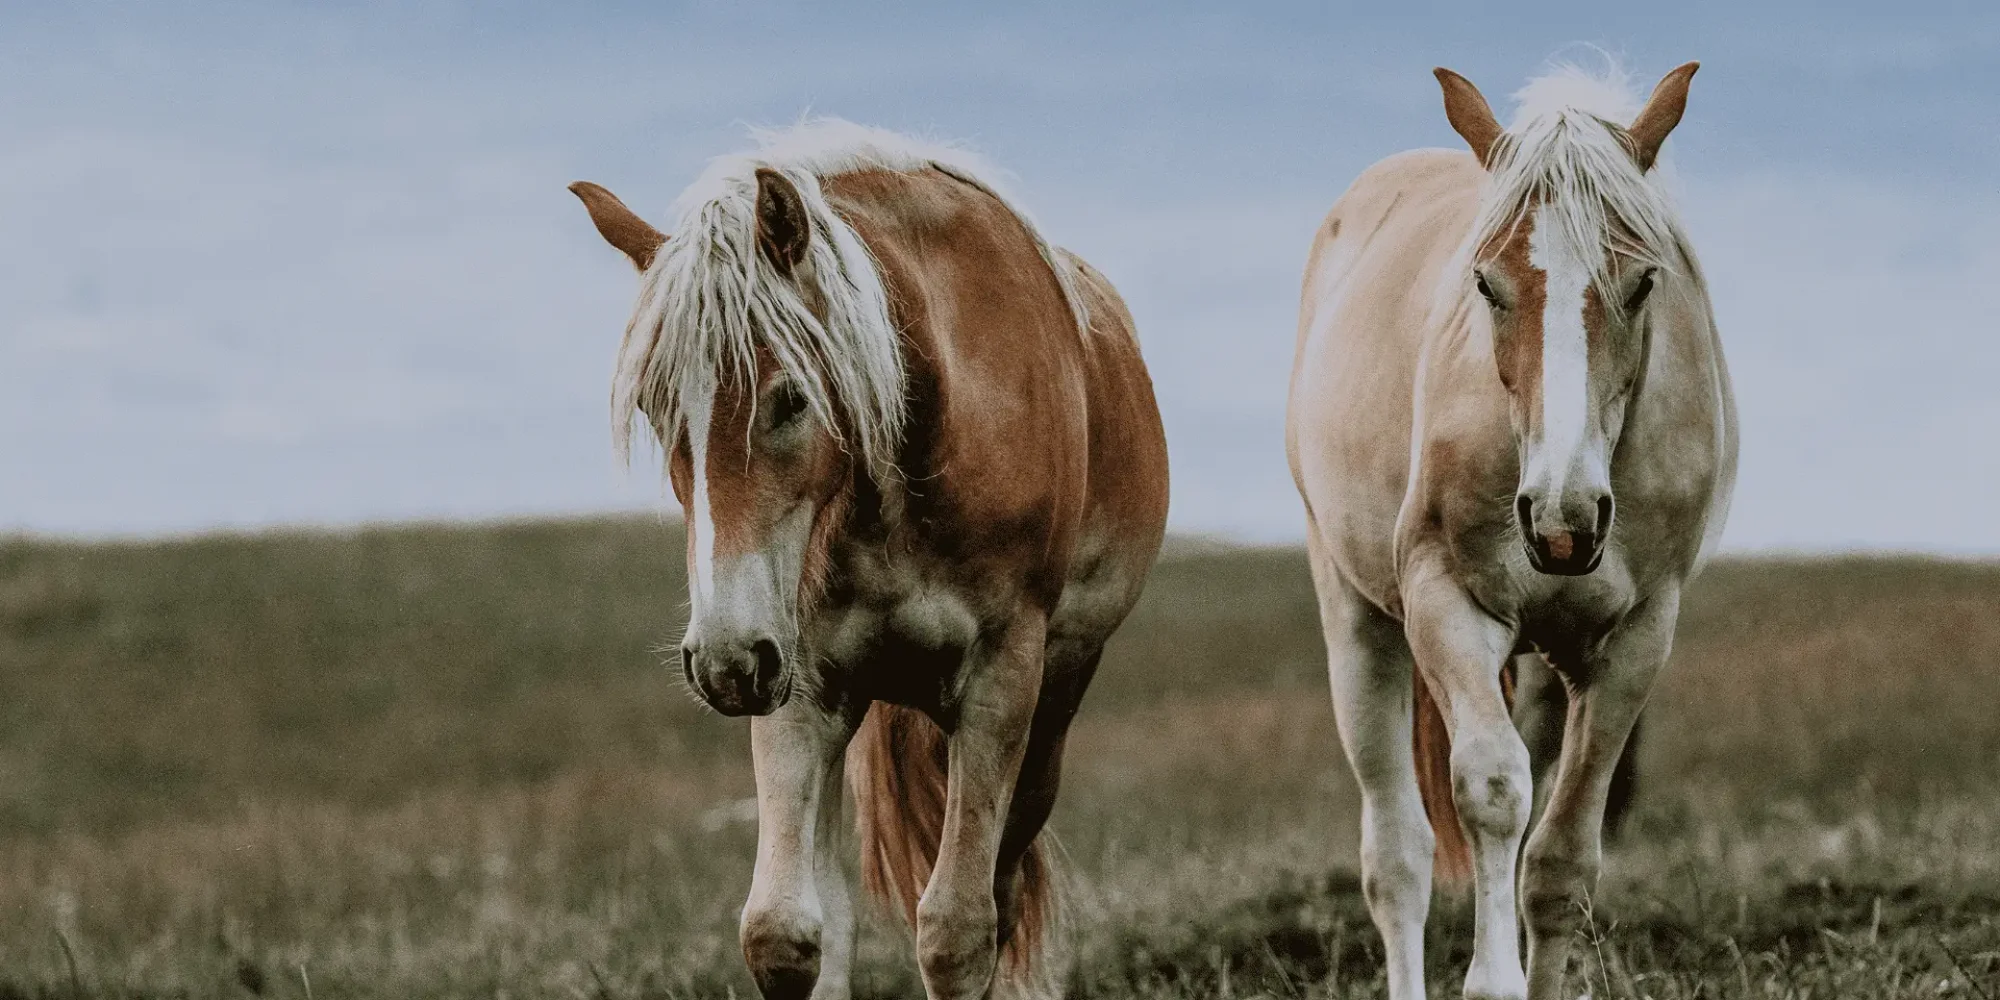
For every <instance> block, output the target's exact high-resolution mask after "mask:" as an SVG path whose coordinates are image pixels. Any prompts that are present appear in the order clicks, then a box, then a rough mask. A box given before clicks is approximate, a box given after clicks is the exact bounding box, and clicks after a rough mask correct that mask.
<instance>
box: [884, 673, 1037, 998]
mask: <svg viewBox="0 0 2000 1000" xmlns="http://www.w3.org/2000/svg"><path fill="white" fill-rule="evenodd" d="M946 760H947V758H946V753H945V737H944V733H942V732H941V731H939V730H938V728H937V725H936V724H935V723H933V722H931V720H930V717H929V716H926V715H924V714H923V713H922V712H918V711H916V710H914V709H909V708H902V707H900V706H895V705H887V704H882V703H877V704H876V705H875V706H874V707H873V708H870V709H869V710H868V717H867V719H865V720H863V722H862V723H861V730H860V732H858V733H856V734H855V737H854V742H853V743H852V744H850V745H849V747H848V753H847V780H848V783H849V784H850V785H852V786H853V788H854V803H855V810H854V812H855V827H856V830H857V832H858V833H859V834H860V840H861V882H862V885H863V886H865V887H866V888H867V890H868V893H869V894H870V895H872V896H874V897H875V898H876V899H878V900H880V901H881V902H882V903H883V905H885V906H888V907H890V908H891V909H893V910H895V911H896V912H897V913H899V914H900V915H901V916H902V918H903V920H904V922H905V923H907V924H908V925H909V926H910V927H911V928H912V929H915V927H916V925H917V900H918V899H919V898H921V897H922V896H923V893H924V886H925V885H926V884H928V883H929V882H930V878H931V869H932V867H933V866H935V865H936V864H937V856H938V844H939V842H940V841H941V840H942V839H943V836H944V805H945V773H946V771H945V768H946ZM1054 876H1055V870H1054V865H1053V859H1052V858H1051V857H1050V855H1049V851H1048V836H1047V834H1046V833H1045V834H1043V835H1042V836H1038V837H1036V838H1035V842H1034V843H1033V844H1032V845H1030V846H1029V847H1028V851H1027V853H1026V854H1025V855H1023V856H1022V858H1021V874H1020V882H1019V883H1018V886H1019V891H1017V892H1016V893H1015V894H1014V901H1013V910H1014V912H1013V913H1011V914H1007V913H1003V914H1001V915H1000V922H1001V925H1002V926H1003V927H1005V926H1011V927H1012V928H1013V931H1014V933H1013V936H1012V937H1011V938H1009V939H1008V941H1007V942H1006V951H1005V952H1004V953H1003V954H1002V956H1001V962H1002V969H1001V974H1002V975H1003V976H1007V975H1010V974H1011V975H1014V976H1024V975H1026V974H1028V973H1030V972H1033V971H1037V969H1036V966H1037V962H1038V960H1039V959H1040V958H1042V957H1043V956H1042V954H1041V953H1042V950H1043V947H1042V946H1043V945H1044V944H1046V943H1048V942H1049V931H1050V929H1051V924H1052V922H1053V921H1054V920H1055V918H1056V915H1057V914H1058V912H1059V909H1058V906H1057V900H1056V895H1057V894H1056V891H1055V890H1056V884H1055V881H1056V880H1055V877H1054Z"/></svg>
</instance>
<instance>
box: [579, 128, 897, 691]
mask: <svg viewBox="0 0 2000 1000" xmlns="http://www.w3.org/2000/svg"><path fill="white" fill-rule="evenodd" d="M572 190H574V191H576V193H577V194H578V196H579V197H581V198H582V199H583V200H584V203H585V205H586V206H587V207H588V208H589V210H590V214H591V218H592V219H593V221H595V222H596V224H597V228H598V231H599V232H600V233H602V234H603V236H604V237H605V239H606V240H607V241H609V242H610V243H611V244H612V245H613V246H615V247H617V248H618V249H619V250H622V251H624V252H625V254H626V255H627V256H629V257H630V258H632V261H633V263H634V264H636V265H637V266H638V267H639V269H640V270H641V272H643V273H645V274H646V277H647V293H646V294H645V295H642V297H641V305H640V315H641V316H649V317H651V318H646V319H644V320H643V321H642V320H639V319H635V321H634V322H635V327H634V330H635V331H636V332H637V334H638V335H639V336H640V337H642V338H646V337H650V338H651V340H650V343H651V344H652V345H653V346H651V347H650V348H648V349H646V350H645V351H643V352H642V355H643V356H641V357H639V359H638V360H637V362H636V363H637V365H638V370H637V371H636V372H635V374H634V378H635V380H636V382H637V383H638V384H637V385H636V387H634V388H633V389H632V390H631V391H632V394H633V395H632V399H631V404H632V405H633V406H634V407H636V408H637V409H638V410H640V411H641V412H643V413H644V414H645V417H646V418H647V421H648V422H649V423H650V424H651V425H652V427H653V429H654V431H655V433H656V434H657V435H658V438H659V441H660V443H661V445H662V447H663V448H664V449H665V450H666V452H667V470H668V476H669V478H670V479H671V481H672V484H673V490H674V495H675V496H676V498H678V499H679V501H680V503H681V506H682V508H683V509H684V510H685V511H686V512H687V561H688V590H689V598H690V611H689V616H688V625H687V631H686V633H685V635H684V637H683V639H682V641H681V647H680V648H681V663H682V669H683V671H684V674H685V676H686V679H687V682H688V684H689V685H690V686H691V687H693V688H694V690H695V691H696V692H697V693H699V695H700V696H701V698H702V699H703V700H704V701H706V702H707V703H708V704H709V705H710V706H711V707H713V708H714V709H715V710H716V711H718V712H721V713H722V714H724V715H764V714H767V713H769V712H772V711H774V710H776V709H777V708H778V707H779V706H781V705H783V704H784V703H785V701H786V699H787V698H789V697H790V696H791V694H792V692H793V689H794V687H795V686H796V683H797V677H798V673H799V671H798V663H797V660H798V659H799V658H800V655H801V652H800V641H799V640H800V619H801V617H802V616H803V615H804V614H805V613H806V612H807V611H808V609H809V608H810V605H811V604H812V603H813V601H814V600H815V598H816V597H817V594H818V590H819V587H820V585H821V583H822V582H823V577H824V575H825V569H826V564H827V549H828V546H829V544H830V542H831V535H832V534H833V529H835V528H837V527H838V525H839V524H840V522H841V521H842V518H843V515H844V513H845V511H846V510H847V509H848V505H849V502H850V500H851V496H852V488H853V483H854V481H855V480H854V477H855V473H856V465H855V463H856V462H857V461H859V460H860V459H859V458H858V457H857V456H856V454H855V450H854V449H850V448H849V447H848V446H847V445H848V443H849V442H850V441H851V440H852V437H851V435H849V434H846V433H844V425H845V423H846V421H845V419H844V418H843V417H842V416H841V414H842V413H844V412H845V410H846V407H845V406H843V401H842V400H841V399H840V398H839V395H838V390H837V387H834V386H830V385H829V384H828V382H829V381H830V380H828V379H825V378H822V377H819V376H818V375H816V374H814V370H813V369H811V368H810V367H809V366H806V367H801V364H802V359H800V358H799V356H798V355H799V353H800V347H801V345H800V344H799V343H798V341H797V338H796V336H787V335H785V334H784V333H782V332H780V331H776V330H772V329H765V328H764V327H766V326H778V325H781V324H784V323H787V322H793V323H794V324H796V323H798V322H808V321H810V322H816V323H820V324H824V323H826V322H827V317H826V315H825V303H824V302H823V297H822V295H821V293H820V292H819V290H818V289H817V288H816V287H815V282H814V281H813V279H812V271H813V267H814V264H813V261H814V254H813V244H814V241H815V240H819V239H824V238H826V237H825V235H824V234H816V233H815V232H814V230H815V225H814V223H813V221H812V214H813V213H812V212H811V211H809V210H808V207H807V205H806V203H805V201H804V196H803V195H802V194H801V192H800V190H799V189H798V187H797V186H796V185H794V184H793V183H792V182H791V181H789V180H787V179H786V177H785V176H784V175H783V174H781V173H779V172H778V171H775V170H770V169H768V168H767V169H759V170H758V171H757V172H756V174H755V193H754V218H753V219H751V220H746V226H747V227H749V228H754V240H744V241H741V242H745V243H754V247H752V246H741V247H736V248H734V249H739V250H742V251H743V252H744V253H747V254H755V255H758V257H759V262H758V263H757V264H756V265H755V266H748V267H746V264H745V262H744V261H742V260H741V259H731V255H730V253H729V252H728V251H729V250H730V249H731V248H728V247H708V248H698V247H688V248H687V249H690V250H694V251H697V252H698V254H699V256H700V257H701V258H703V259H704V260H695V261H683V262H681V263H683V264H685V265H686V266H687V267H689V268H695V269H700V268H704V267H707V266H708V265H707V263H706V261H707V260H721V261H723V263H721V264H720V270H721V271H722V272H724V273H721V274H710V275H706V276H705V277H703V278H701V279H700V281H704V282H706V284H700V282H698V284H699V287H689V286H685V285H676V284H674V283H673V282H672V281H671V280H669V279H668V278H666V277H664V276H662V275H661V274H659V273H657V272H660V271H662V270H671V269H672V268H673V267H674V266H675V261H673V260H671V259H665V260H661V261H660V263H659V265H656V264H655V256H656V255H661V254H665V253H671V250H669V249H668V246H667V244H668V240H667V237H665V236H664V235H662V234H660V233H659V232H658V231H657V230H655V229H653V228H652V227H651V226H648V225H647V224H646V223H645V222H643V221H642V220H640V219H639V218H638V217H637V216H636V215H634V214H633V213H632V212H631V211H630V210H629V209H627V208H626V207H625V206H624V205H623V204H622V203H620V202H619V201H618V199H616V198H615V197H613V196H612V195H611V194H610V193H609V192H608V191H604V190H603V189H602V188H598V187H596V186H595V185H582V184H579V185H575V186H573V187H572ZM710 235H712V234H710ZM683 238H684V237H676V240H675V242H676V244H678V243H679V242H680V241H681V239H683ZM685 238H688V239H694V238H707V237H706V236H704V237H692V236H688V237H685ZM673 249H680V247H678V246H676V247H675V248H673ZM822 263H824V259H822ZM745 274H748V275H750V277H749V278H748V279H747V280H749V281H750V282H752V283H759V282H762V283H782V284H783V285H784V286H785V287H782V288H754V289H753V288H748V287H747V286H744V285H742V283H741V282H742V281H743V280H744V275H745ZM718 282H721V283H722V284H718ZM729 282H736V284H729ZM718 289H720V291H718ZM676 296H679V297H683V298H692V299H700V300H704V302H703V303H702V304H699V305H696V306H690V307H688V309H687V310H683V311H682V312H680V313H674V312H673V310H674V308H675V307H674V306H673V305H672V304H667V305H666V306H665V307H664V312H662V307H661V305H660V304H659V303H658V302H655V304H654V306H653V307H652V308H653V313H650V314H649V313H648V308H649V307H648V305H647V302H648V300H649V299H653V300H657V299H661V298H668V297H676ZM752 298H754V299H755V301H752ZM704 309H705V310H707V311H708V312H707V314H704V313H703V312H702V310H704ZM689 310H692V311H689ZM717 311H722V312H727V313H728V314H729V315H728V316H727V317H724V318H718V317H717V316H715V315H713V313H715V312H717ZM788 311H789V312H790V313H794V314H797V315H792V316H791V317H790V319H789V320H788V319H787V314H788ZM676 316H678V317H679V318H678V319H676V318H675V317H676ZM662 317H663V318H662ZM690 317H692V318H690ZM649 324H650V325H651V326H652V327H653V328H652V329H642V328H641V327H642V326H646V325H649ZM717 329H721V330H723V332H721V333H718V332H716V331H717ZM631 336H632V334H628V338H629V337H631ZM683 341H685V342H683ZM630 348H631V344H630V343H628V352H629V350H630ZM806 360H810V359H806ZM622 378H623V376H621V379H622ZM621 417H629V414H624V413H622V412H621Z"/></svg>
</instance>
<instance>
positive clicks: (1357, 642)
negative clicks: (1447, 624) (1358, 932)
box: [1313, 544, 1435, 1000]
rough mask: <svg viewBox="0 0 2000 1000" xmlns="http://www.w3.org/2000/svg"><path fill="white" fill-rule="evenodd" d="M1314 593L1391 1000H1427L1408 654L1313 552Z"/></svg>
mask: <svg viewBox="0 0 2000 1000" xmlns="http://www.w3.org/2000/svg"><path fill="white" fill-rule="evenodd" d="M1313 583H1314V584H1315V586H1316V587H1317V589H1318V591H1319V612H1320V625H1321V627H1322V629H1323V630H1324V631H1325V634H1326V661H1327V662H1326V666H1327V674H1328V676H1329V678H1330V679H1331V681H1332V686H1333V717H1334V722H1335V725H1336V726H1337V727H1338V728H1339V730H1340V744H1341V748H1342V749H1343V750H1345V751H1346V753H1347V763H1348V766H1349V767H1351V768H1353V770H1354V778H1355V781H1356V783H1358V784H1359V785H1360V786H1361V890H1362V894H1363V895H1364V896H1365V897H1366V898H1367V900H1368V915H1369V917H1370V918H1372V919H1373V920H1374V922H1375V929H1376V931H1377V933H1379V934H1381V935H1382V950H1383V954H1384V959H1385V964H1386V965H1387V966H1388V977H1389V997H1390V1000H1423V996H1424V918H1425V917H1426V916H1428V915H1429V913H1430V902H1431V851H1432V850H1433V849H1434V847H1435V840H1434V838H1433V837H1432V836H1431V828H1430V823H1429V822H1428V821H1427V820H1426V819H1425V818H1424V803H1423V797H1422V795H1421V793H1419V792H1418V791H1417V772H1416V766H1415V761H1414V758H1413V756H1412V747H1411V739H1410V719H1411V707H1412V700H1413V698H1414V693H1413V684H1412V681H1413V678H1412V675H1411V664H1410V647H1409V644H1408V643H1407V642H1405V641H1404V639H1403V630H1402V628H1401V626H1399V625H1398V624H1397V623H1396V622H1395V620H1394V619H1391V618H1390V617H1389V616H1387V615H1385V614H1383V613H1382V612H1380V611H1378V610H1376V609H1375V608H1374V607H1372V606H1370V605H1369V604H1368V602H1367V601H1366V600H1365V599H1364V598H1362V597H1361V595H1359V594H1357V593H1355V592H1354V590H1353V588H1351V587H1350V586H1348V584H1347V581H1345V580H1343V579H1341V577H1340V572H1339V570H1338V569H1336V568H1334V567H1333V566H1332V565H1331V564H1330V563H1328V564H1323V563H1322V561H1321V560H1320V558H1319V555H1318V547H1317V545H1316V544H1315V545H1314V546H1313Z"/></svg>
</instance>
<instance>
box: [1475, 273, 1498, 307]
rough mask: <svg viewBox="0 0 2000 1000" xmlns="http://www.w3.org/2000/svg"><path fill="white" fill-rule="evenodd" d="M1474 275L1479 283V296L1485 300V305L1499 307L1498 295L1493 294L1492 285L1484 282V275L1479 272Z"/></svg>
mask: <svg viewBox="0 0 2000 1000" xmlns="http://www.w3.org/2000/svg"><path fill="white" fill-rule="evenodd" d="M1476 277H1477V279H1478V283H1479V295H1480V297H1481V298H1484V299H1485V300H1486V304H1487V305H1489V306H1492V307H1493V308H1495V309H1498V308H1500V296H1498V295H1496V294H1494V292H1493V286H1492V285H1489V284H1487V283H1486V276H1485V275H1483V274H1481V275H1477V276H1476Z"/></svg>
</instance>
